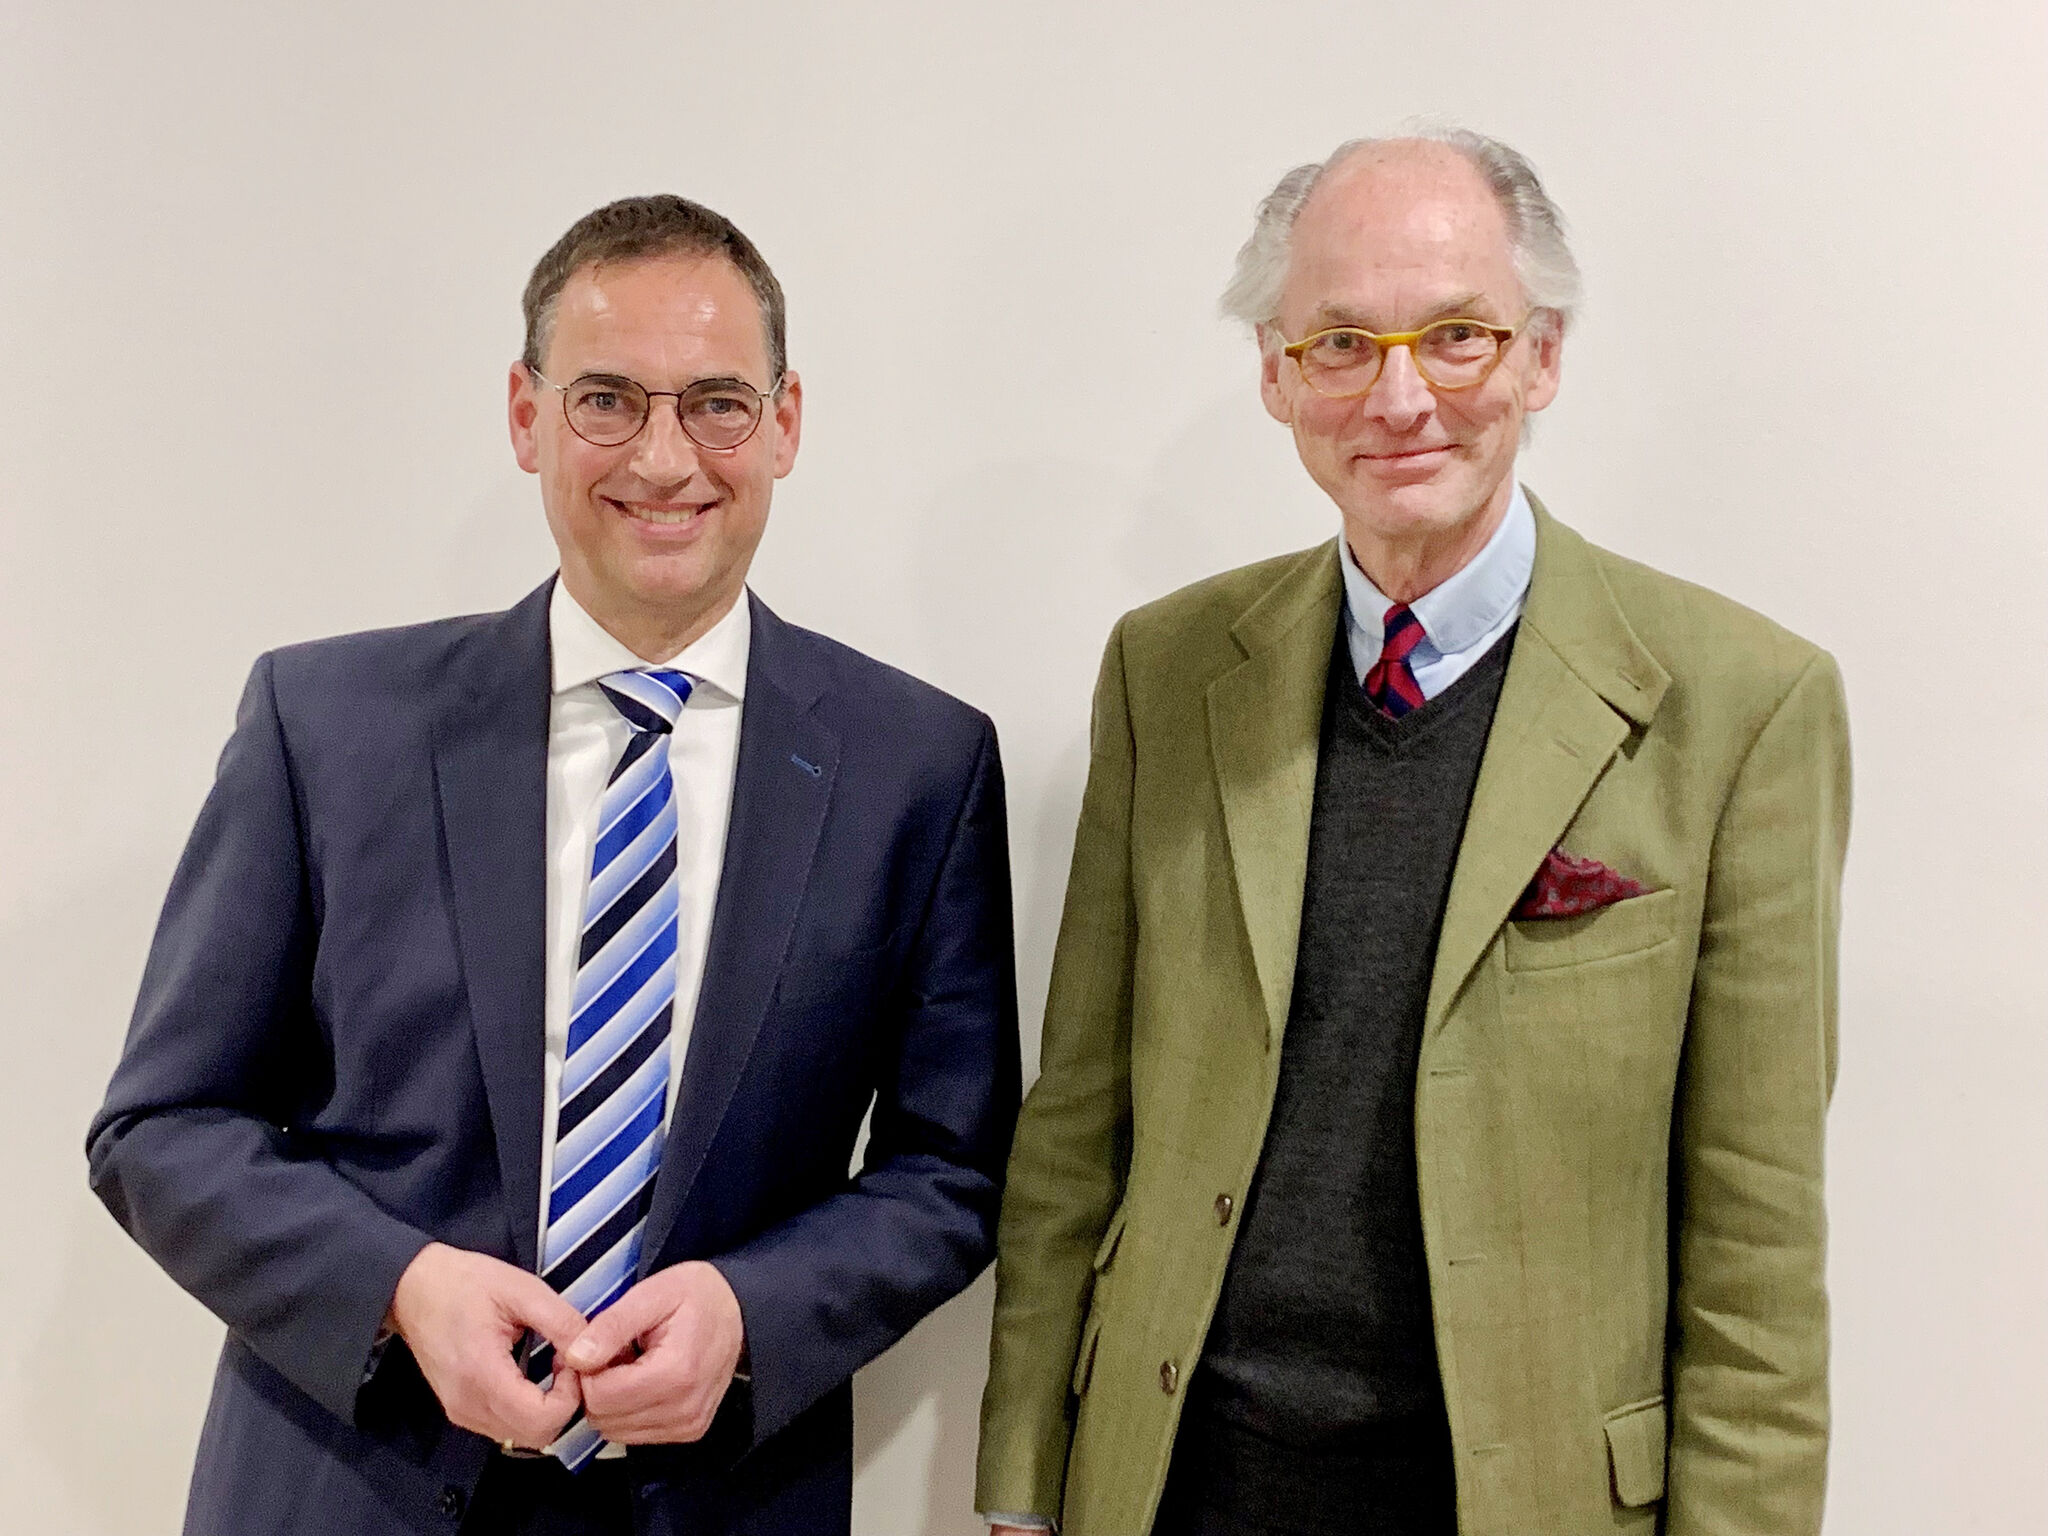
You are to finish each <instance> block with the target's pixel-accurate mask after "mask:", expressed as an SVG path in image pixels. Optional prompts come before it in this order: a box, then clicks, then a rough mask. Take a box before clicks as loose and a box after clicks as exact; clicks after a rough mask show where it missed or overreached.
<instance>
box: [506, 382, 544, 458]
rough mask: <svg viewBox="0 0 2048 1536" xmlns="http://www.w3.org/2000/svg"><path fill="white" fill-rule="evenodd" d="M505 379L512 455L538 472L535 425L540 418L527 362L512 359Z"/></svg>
mask: <svg viewBox="0 0 2048 1536" xmlns="http://www.w3.org/2000/svg"><path fill="white" fill-rule="evenodd" d="M506 383H507V390H506V396H507V398H506V401H505V421H506V425H507V426H508V427H509V428H510V429H511V432H512V457H513V458H515V459H517V460H518V461H519V467H520V468H521V469H523V470H525V471H526V472H527V473H528V474H529V475H533V474H538V473H540V444H539V434H538V433H537V432H536V431H535V426H536V424H537V423H538V422H539V420H540V399H539V397H538V396H537V395H536V394H535V393H534V390H535V387H536V386H535V385H534V382H533V378H532V376H531V375H530V374H529V373H528V372H527V370H526V364H524V363H514V364H513V365H512V372H511V377H510V378H509V379H508V380H507V381H506Z"/></svg>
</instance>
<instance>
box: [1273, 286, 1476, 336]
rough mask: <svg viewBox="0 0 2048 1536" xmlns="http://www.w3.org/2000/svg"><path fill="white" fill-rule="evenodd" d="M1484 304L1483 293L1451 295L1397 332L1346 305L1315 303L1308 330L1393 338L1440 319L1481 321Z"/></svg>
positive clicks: (1359, 310) (1362, 311)
mask: <svg viewBox="0 0 2048 1536" xmlns="http://www.w3.org/2000/svg"><path fill="white" fill-rule="evenodd" d="M1486 303H1487V300H1486V295H1485V294H1483V293H1460V294H1454V295H1453V296H1452V297H1450V298H1448V299H1445V300H1444V301H1443V302H1442V303H1440V304H1436V305H1433V306H1431V307H1430V308H1429V309H1426V310H1424V311H1423V312H1422V314H1421V315H1420V316H1419V317H1418V318H1417V319H1416V321H1415V323H1414V324H1413V325H1410V326H1402V327H1399V328H1397V330H1386V331H1383V330H1380V329H1379V328H1378V327H1376V326H1374V325H1373V324H1372V323H1371V317H1370V316H1369V315H1367V314H1366V312H1365V311H1364V310H1362V309H1355V308H1353V307H1352V306H1351V305H1349V304H1340V303H1330V302H1325V303H1322V304H1318V305H1317V306H1316V307H1315V308H1314V310H1312V311H1311V312H1310V317H1309V328H1310V329H1311V330H1324V329H1327V328H1328V327H1330V326H1333V325H1349V326H1356V327H1357V328H1358V329H1359V330H1361V331H1372V332H1373V333H1374V334H1376V335H1382V336H1386V335H1394V334H1397V333H1398V330H1417V331H1419V330H1421V329H1423V328H1424V327H1425V326H1429V325H1434V324H1435V323H1436V322H1437V321H1439V320H1449V319H1451V318H1453V317H1460V316H1461V317H1464V318H1467V319H1472V320H1484V319H1486V316H1485V315H1483V314H1481V313H1479V311H1480V309H1481V308H1482V307H1484V306H1486Z"/></svg>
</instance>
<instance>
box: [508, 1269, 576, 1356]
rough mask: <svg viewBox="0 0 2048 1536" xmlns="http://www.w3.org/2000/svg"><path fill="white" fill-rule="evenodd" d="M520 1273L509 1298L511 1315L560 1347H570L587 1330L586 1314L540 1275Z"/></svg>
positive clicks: (524, 1325)
mask: <svg viewBox="0 0 2048 1536" xmlns="http://www.w3.org/2000/svg"><path fill="white" fill-rule="evenodd" d="M518 1275H519V1278H518V1281H517V1282H516V1284H515V1285H514V1286H513V1287H512V1289H511V1294H510V1295H508V1296H507V1297H506V1298H505V1301H506V1312H507V1314H508V1315H509V1316H510V1317H511V1318H512V1319H513V1321H515V1322H517V1323H518V1324H519V1325H520V1326H521V1327H524V1328H531V1329H532V1330H533V1331H534V1332H535V1333H537V1334H539V1335H540V1336H541V1337H542V1338H544V1339H546V1340H547V1341H548V1342H549V1343H550V1344H552V1345H554V1346H555V1348H556V1349H557V1350H561V1349H564V1348H566V1347H567V1346H568V1345H569V1344H570V1343H572V1342H574V1340H575V1339H576V1337H577V1336H578V1335H579V1334H581V1333H582V1332H583V1328H584V1319H583V1314H582V1313H581V1312H578V1311H577V1310H576V1309H575V1308H574V1307H572V1306H571V1305H569V1303H568V1301H567V1300H566V1299H565V1298H564V1297H563V1296H562V1294H561V1293H560V1292H559V1291H557V1290H556V1289H555V1288H554V1287H553V1286H551V1285H549V1284H548V1283H547V1282H546V1281H545V1280H542V1279H541V1278H540V1277H539V1276H537V1275H529V1274H527V1273H526V1272H525V1271H524V1270H521V1271H519V1272H518Z"/></svg>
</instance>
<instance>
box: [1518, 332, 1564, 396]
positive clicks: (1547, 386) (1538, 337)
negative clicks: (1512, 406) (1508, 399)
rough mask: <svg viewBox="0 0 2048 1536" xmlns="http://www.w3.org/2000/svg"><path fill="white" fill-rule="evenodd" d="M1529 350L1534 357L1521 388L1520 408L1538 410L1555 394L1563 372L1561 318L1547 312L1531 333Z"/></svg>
mask: <svg viewBox="0 0 2048 1536" xmlns="http://www.w3.org/2000/svg"><path fill="white" fill-rule="evenodd" d="M1530 350H1531V352H1532V353H1533V354H1534V358H1535V361H1534V362H1533V364H1532V365H1531V367H1530V373H1529V382H1528V385H1527V386H1526V387H1525V388H1524V389H1523V391H1522V409H1523V410H1525V411H1540V410H1542V409H1543V408H1544V407H1545V406H1546V405H1548V404H1550V402H1551V401H1553V400H1555V399H1556V398H1557V386H1558V384H1559V382H1560V380H1561V379H1562V377H1563V374H1564V321H1563V319H1562V318H1561V317H1559V316H1558V315H1557V314H1556V313H1554V312H1550V313H1546V314H1545V315H1544V317H1543V326H1542V329H1540V330H1539V331H1537V332H1536V334H1535V335H1534V336H1532V337H1530Z"/></svg>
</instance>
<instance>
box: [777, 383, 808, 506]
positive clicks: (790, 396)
mask: <svg viewBox="0 0 2048 1536" xmlns="http://www.w3.org/2000/svg"><path fill="white" fill-rule="evenodd" d="M774 410H775V478H776V479H778V480H780V479H781V478H782V477H783V476H784V475H786V474H788V473H789V472H790V470H792V469H794V468H795V467H796V448H797V443H798V441H799V440H800V439H801V438H802V437H803V432H804V381H803V380H802V379H800V378H799V377H797V375H796V374H794V373H785V374H783V376H782V393H781V394H779V395H777V396H776V397H775V400H774Z"/></svg>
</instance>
